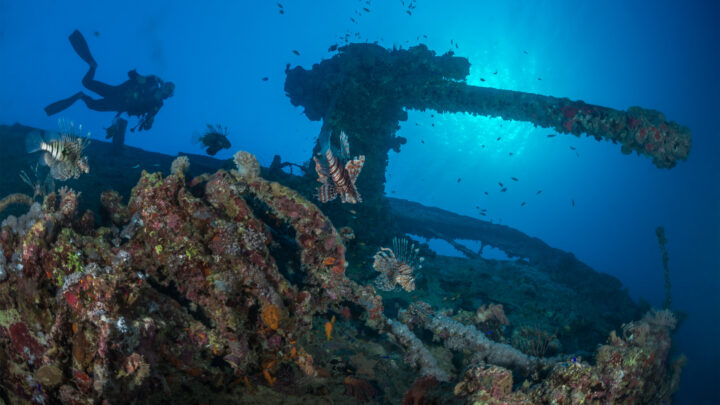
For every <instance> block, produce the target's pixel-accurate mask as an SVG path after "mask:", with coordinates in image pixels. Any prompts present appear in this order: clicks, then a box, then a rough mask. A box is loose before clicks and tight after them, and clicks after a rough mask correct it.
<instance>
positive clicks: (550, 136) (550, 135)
mask: <svg viewBox="0 0 720 405" xmlns="http://www.w3.org/2000/svg"><path fill="white" fill-rule="evenodd" d="M556 136H557V134H548V136H547V137H548V138H555V137H556Z"/></svg>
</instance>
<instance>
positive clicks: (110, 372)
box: [0, 154, 683, 404]
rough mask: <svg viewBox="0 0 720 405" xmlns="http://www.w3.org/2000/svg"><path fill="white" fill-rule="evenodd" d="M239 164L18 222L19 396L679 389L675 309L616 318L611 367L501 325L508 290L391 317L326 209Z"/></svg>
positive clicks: (12, 351)
mask: <svg viewBox="0 0 720 405" xmlns="http://www.w3.org/2000/svg"><path fill="white" fill-rule="evenodd" d="M236 162H237V163H238V164H239V165H241V166H244V167H240V168H239V169H240V171H236V170H231V171H229V172H228V171H224V170H220V171H218V172H216V173H215V174H212V175H201V176H196V177H195V178H193V179H192V180H190V179H189V178H186V177H185V175H184V174H183V173H184V171H185V170H186V169H187V166H188V160H187V158H178V159H177V160H176V161H175V163H174V164H173V165H172V168H173V172H172V173H171V174H170V175H168V176H167V177H163V175H162V174H161V173H152V174H151V173H147V172H143V173H142V175H141V178H140V180H139V182H138V183H137V185H136V186H135V187H134V188H133V191H132V194H131V197H130V200H129V203H128V204H127V206H125V205H123V204H121V198H120V196H119V195H118V194H117V193H116V192H106V193H104V194H103V196H102V202H103V206H104V210H105V217H106V218H108V220H109V225H111V226H109V227H99V228H97V227H95V225H94V218H93V215H92V213H90V212H89V211H87V212H86V213H85V214H83V215H78V213H77V210H78V195H77V194H76V193H75V192H74V191H71V190H69V189H66V188H63V189H61V190H60V191H59V192H57V193H51V194H49V195H48V196H47V197H46V198H45V200H44V202H43V204H42V206H40V205H39V204H37V203H36V204H34V205H33V206H32V207H31V209H30V210H29V211H28V213H26V214H25V215H23V216H21V217H19V218H15V217H10V218H8V220H6V221H4V223H3V227H2V229H1V230H0V252H1V253H2V254H1V255H0V256H2V258H3V260H2V262H0V264H2V266H3V268H4V271H5V274H6V279H5V280H4V281H3V282H0V398H2V400H3V401H5V402H9V403H13V404H14V403H26V402H34V403H66V404H90V403H97V402H103V401H107V403H118V402H125V401H127V399H128V398H133V399H135V400H137V401H139V402H141V403H158V402H162V403H196V402H197V401H199V400H200V399H201V398H202V399H203V400H206V401H209V402H213V403H220V402H222V403H260V401H263V402H267V403H276V401H278V400H280V398H281V397H286V398H287V397H293V398H295V399H296V400H297V401H298V403H302V401H309V400H312V399H311V398H315V399H316V400H317V399H319V398H322V397H336V398H344V400H345V401H349V402H350V403H354V402H357V403H362V402H367V401H380V402H382V401H389V402H391V403H394V402H399V401H400V400H401V398H403V395H404V398H405V399H404V403H463V402H470V403H472V402H476V401H480V402H481V403H491V404H522V403H553V401H554V403H560V402H559V401H580V402H582V401H583V400H584V401H585V403H607V402H608V401H620V402H627V403H633V401H637V403H660V402H659V401H666V400H668V399H669V398H670V396H671V395H672V393H673V392H674V390H675V389H676V387H677V378H678V376H679V371H680V369H681V366H682V362H683V360H682V359H680V360H679V361H678V362H676V363H674V364H673V366H672V367H669V366H668V365H667V364H668V356H669V353H668V352H669V348H670V339H669V332H670V330H671V329H672V328H673V327H674V326H675V325H674V318H673V317H672V314H670V313H669V312H668V311H662V312H657V313H653V314H651V315H648V316H646V317H645V318H644V319H643V320H642V321H640V322H635V323H630V324H628V325H626V326H625V327H623V329H622V335H621V336H618V335H616V334H615V333H614V332H613V333H611V336H610V338H609V340H608V343H607V345H604V346H601V347H600V349H599V351H598V354H597V356H596V359H595V364H594V365H592V364H590V363H588V362H587V361H586V360H585V359H581V358H577V357H573V356H572V355H566V356H560V355H556V356H555V357H549V358H548V357H543V353H539V352H529V353H525V352H523V351H522V350H519V349H518V348H515V347H512V346H510V345H509V344H507V343H504V341H503V340H502V339H499V338H498V337H497V336H490V335H488V336H486V330H485V328H487V327H490V328H491V329H492V330H495V331H501V329H502V325H506V324H507V322H508V321H507V319H506V318H505V315H504V314H503V313H502V312H503V311H502V306H499V307H498V306H494V307H493V306H491V307H488V308H489V309H488V310H491V311H490V312H492V314H491V315H487V314H481V313H480V312H481V311H482V310H483V308H484V307H483V308H480V309H479V310H478V314H477V315H474V316H472V318H473V319H474V320H472V321H468V318H467V317H465V318H463V316H462V314H461V313H459V314H458V315H457V316H451V312H452V311H450V313H448V312H447V311H445V312H443V313H439V312H438V313H436V312H434V311H433V309H432V308H431V307H430V306H429V305H427V304H424V303H421V302H417V303H415V304H412V305H410V307H408V308H407V309H406V310H401V311H400V313H399V319H398V320H390V319H387V318H386V315H385V313H384V310H383V303H382V299H381V298H380V296H378V295H376V293H375V290H374V288H373V287H372V286H371V285H368V286H364V287H363V286H360V285H358V284H356V283H355V282H353V281H351V280H349V279H348V278H347V277H346V276H345V274H344V273H345V267H346V264H345V247H344V245H343V243H342V239H341V237H340V235H339V233H338V232H337V231H336V230H335V228H334V227H333V225H332V224H331V223H330V222H329V220H328V219H327V218H326V217H325V215H323V213H322V212H321V211H320V210H319V209H318V208H317V207H316V206H315V205H314V204H312V203H310V202H309V201H307V200H305V199H304V198H303V197H301V196H300V195H299V194H297V193H296V192H294V191H293V190H291V189H289V188H287V187H285V186H282V185H280V184H278V183H274V182H269V181H267V180H264V179H263V178H261V177H259V176H258V172H259V166H257V162H256V161H254V159H253V158H252V156H251V155H249V154H238V155H237V156H236ZM461 312H462V311H461ZM328 313H334V314H337V316H338V317H341V318H342V321H341V322H338V323H337V332H335V333H334V335H333V340H332V341H330V340H329V337H330V336H329V335H328V339H325V338H324V337H323V338H320V339H318V330H319V328H318V327H317V324H318V322H322V321H323V320H324V319H325V317H326V316H327V314H328ZM353 319H355V323H353ZM494 319H495V320H497V321H494ZM357 320H361V321H362V323H363V324H364V327H360V329H359V330H358V326H357ZM488 325H489V326H488ZM363 328H365V329H366V331H362V330H363ZM423 329H425V330H427V331H429V332H430V333H431V334H433V335H434V336H435V339H436V340H437V341H439V342H441V343H442V346H436V345H433V346H426V343H424V342H423V340H421V339H420V338H419V337H418V336H421V335H422V333H421V332H422V331H423ZM359 331H360V332H361V333H360V334H359V333H358V332H359ZM416 333H418V335H416ZM320 336H322V333H320ZM332 342H335V343H332ZM328 344H331V346H328ZM332 345H334V346H332ZM334 352H338V353H343V352H344V353H346V354H345V355H338V354H337V353H335V354H334ZM452 352H455V355H453V354H452ZM453 356H454V358H455V359H454V360H451V359H452V358H453ZM414 370H417V371H414ZM348 373H349V374H348ZM391 376H393V377H395V378H394V379H393V378H391ZM415 379H417V380H416V381H415V383H414V384H412V381H413V380H415ZM521 379H524V381H525V382H524V383H522V384H520V381H522V380H521ZM514 383H515V384H514ZM405 391H407V392H406V393H405ZM418 401H420V402H418ZM422 401H426V402H422ZM432 401H435V402H432Z"/></svg>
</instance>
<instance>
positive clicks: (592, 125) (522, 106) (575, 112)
mask: <svg viewBox="0 0 720 405" xmlns="http://www.w3.org/2000/svg"><path fill="white" fill-rule="evenodd" d="M425 91H428V92H430V93H432V94H434V96H433V97H423V98H422V99H421V100H418V99H417V98H409V99H407V100H406V101H405V103H404V105H405V106H407V107H408V108H414V109H420V110H422V109H425V108H430V109H434V110H437V111H440V112H446V111H447V112H467V113H470V114H476V115H486V116H491V117H502V118H504V119H507V120H516V121H527V122H532V123H533V124H535V125H537V126H540V127H543V128H553V129H554V130H556V131H558V132H561V133H566V134H574V135H577V136H579V135H580V134H582V133H585V134H587V135H588V136H592V137H594V138H595V139H597V140H600V139H606V140H610V141H612V142H614V143H620V144H621V145H622V149H621V150H622V152H623V153H625V154H628V153H631V152H632V151H636V152H638V153H639V154H641V155H646V156H649V157H650V158H652V160H653V163H654V164H655V166H657V167H659V168H671V167H673V166H675V164H676V163H677V161H678V160H685V159H687V157H688V154H689V153H690V130H689V129H688V128H687V127H684V126H681V125H678V124H676V123H674V122H672V121H667V120H666V119H665V116H664V115H663V113H661V112H660V111H656V110H649V109H644V108H640V107H630V108H629V109H628V110H627V111H621V110H615V109H612V108H608V107H601V106H597V105H592V104H586V103H584V102H583V101H572V100H570V99H567V98H557V97H551V96H543V95H540V94H532V93H525V92H520V91H511V90H500V89H494V88H489V87H476V86H468V85H466V84H464V83H457V82H448V83H443V84H442V86H441V87H440V88H435V89H433V88H430V89H426V90H425ZM413 100H418V101H420V102H413Z"/></svg>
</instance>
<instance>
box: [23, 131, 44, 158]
mask: <svg viewBox="0 0 720 405" xmlns="http://www.w3.org/2000/svg"><path fill="white" fill-rule="evenodd" d="M42 143H43V138H42V135H41V134H40V132H38V131H32V132H30V133H29V134H27V135H25V150H27V151H28V153H33V152H37V151H39V150H40V149H41V148H42Z"/></svg>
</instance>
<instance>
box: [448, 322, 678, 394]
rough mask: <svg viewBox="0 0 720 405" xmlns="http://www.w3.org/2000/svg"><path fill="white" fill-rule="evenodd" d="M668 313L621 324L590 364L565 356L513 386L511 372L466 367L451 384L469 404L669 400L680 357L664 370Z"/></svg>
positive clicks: (668, 328)
mask: <svg viewBox="0 0 720 405" xmlns="http://www.w3.org/2000/svg"><path fill="white" fill-rule="evenodd" d="M671 319H672V314H671V313H670V312H669V311H658V312H653V313H649V314H648V315H646V316H645V318H643V320H642V321H638V322H631V323H629V324H627V325H625V326H624V327H623V337H618V336H616V335H615V333H612V334H611V336H610V338H609V339H608V343H607V344H605V345H602V346H601V347H600V348H599V349H598V353H597V356H596V358H595V364H594V365H591V364H589V363H587V362H585V361H582V359H579V358H569V359H567V361H565V362H560V363H557V364H555V365H554V366H553V367H552V370H551V371H550V373H549V375H548V376H547V377H546V378H545V379H543V380H542V381H541V382H539V383H535V384H533V383H531V382H529V381H526V382H525V383H523V384H522V386H520V387H518V388H515V387H514V386H513V375H512V374H511V373H510V372H509V371H508V370H506V369H504V368H502V367H498V366H495V365H487V364H483V363H477V364H475V365H472V366H471V367H469V368H468V369H467V370H466V371H465V373H464V374H463V377H462V380H461V381H460V383H458V384H457V385H456V386H455V394H456V395H459V396H463V397H465V398H466V399H467V401H468V403H483V404H497V405H499V404H527V403H533V404H545V403H557V404H560V403H600V404H610V403H612V404H615V403H638V404H660V403H669V402H670V400H671V395H672V392H674V390H675V389H676V388H677V384H678V377H679V374H680V370H681V369H682V366H683V365H684V363H685V358H684V357H680V358H678V359H677V360H675V361H674V362H673V364H672V366H671V367H670V369H668V368H667V367H666V364H667V362H668V361H669V359H668V355H669V349H670V330H671V328H672V323H671V322H669V321H670V320H671Z"/></svg>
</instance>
